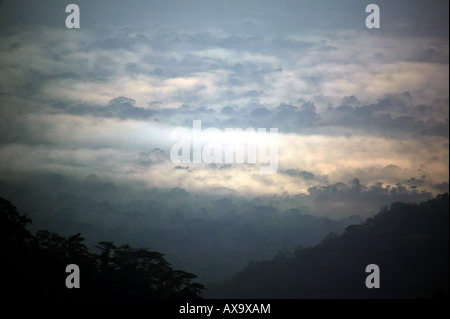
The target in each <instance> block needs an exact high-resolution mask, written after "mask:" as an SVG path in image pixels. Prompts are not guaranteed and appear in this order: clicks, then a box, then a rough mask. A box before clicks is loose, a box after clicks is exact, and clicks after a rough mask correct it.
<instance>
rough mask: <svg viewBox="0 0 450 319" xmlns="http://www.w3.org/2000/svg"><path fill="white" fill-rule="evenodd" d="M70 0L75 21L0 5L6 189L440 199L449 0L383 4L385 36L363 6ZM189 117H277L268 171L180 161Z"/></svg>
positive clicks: (347, 207)
mask: <svg viewBox="0 0 450 319" xmlns="http://www.w3.org/2000/svg"><path fill="white" fill-rule="evenodd" d="M74 2H75V3H76V4H77V5H78V6H79V8H80V28H79V29H68V28H66V25H65V20H66V17H67V16H68V13H66V12H65V7H66V5H67V4H68V3H66V1H39V2H37V1H17V0H16V1H1V2H0V70H1V71H0V74H1V75H0V186H1V189H2V190H3V191H4V192H6V193H8V191H5V190H11V189H13V188H14V187H16V188H14V189H16V190H17V189H22V188H20V187H25V186H27V187H28V186H29V185H34V187H35V189H38V190H39V191H42V192H46V194H52V195H55V194H57V193H58V192H61V191H62V190H65V191H67V189H70V190H71V191H72V192H79V193H82V194H84V195H85V196H92V197H93V198H95V199H98V200H104V199H106V200H109V201H111V202H120V201H126V200H131V199H136V198H138V197H139V196H141V197H143V196H147V195H145V194H148V192H154V191H155V189H159V190H167V191H169V190H172V189H174V188H180V189H184V190H186V191H187V192H189V193H190V194H194V195H195V196H206V197H207V196H213V197H214V196H218V197H220V196H222V197H223V196H235V197H238V196H243V197H245V198H246V199H248V200H252V199H254V198H263V199H274V198H276V202H277V205H279V207H284V208H289V207H291V208H292V207H298V206H299V205H300V204H302V203H303V204H305V203H306V205H307V206H308V207H309V208H310V211H311V212H312V213H314V214H317V215H327V216H333V217H340V216H349V215H351V214H354V213H359V214H364V213H366V214H368V213H374V212H375V211H376V209H378V208H379V207H380V206H382V205H385V204H389V203H390V202H392V201H395V200H400V199H401V200H408V201H419V200H423V199H424V198H429V197H431V196H434V195H437V194H439V193H443V192H448V189H449V122H448V118H449V41H448V39H449V35H448V30H449V22H448V21H449V20H448V2H447V1H376V2H374V3H376V4H377V5H378V6H379V8H380V28H379V29H368V28H367V27H366V25H365V19H366V17H367V15H368V13H366V12H365V8H366V5H368V4H370V3H371V2H367V1H97V0H96V1H92V0H91V1H80V0H77V1H74ZM194 120H201V122H202V128H203V129H206V128H212V127H214V128H217V129H219V130H222V131H224V130H225V128H242V129H246V128H248V127H252V128H255V129H257V128H267V129H269V128H277V129H278V139H277V141H278V166H277V172H276V173H274V174H261V173H260V170H259V168H258V165H254V164H251V163H243V164H239V163H233V164H223V163H213V164H208V163H173V162H172V161H171V158H170V149H171V147H172V146H173V144H174V141H173V140H171V139H170V135H171V132H172V131H173V129H175V128H177V127H184V128H186V129H188V130H191V129H192V125H193V121H194ZM55 176H56V177H55ZM55 178H56V180H57V179H58V178H59V179H61V178H62V179H64V181H65V184H64V185H65V186H64V187H66V188H67V189H66V188H64V187H63V186H61V184H60V183H58V182H56V180H55ZM94 184H95V185H97V186H96V187H97V188H102V189H103V190H104V191H102V192H100V191H99V192H93V191H92V189H91V188H89V187H88V186H86V185H94ZM69 185H70V186H69ZM111 185H112V186H111ZM13 186H14V187H13ZM108 187H109V188H108ZM111 187H113V188H114V191H111ZM89 192H91V193H89ZM10 193H11V192H10ZM10 193H8V194H10ZM12 193H13V192H12ZM105 194H108V195H105ZM11 196H12V195H11ZM25 196H26V195H23V196H22V197H25ZM272 203H273V202H272ZM274 205H275V204H274Z"/></svg>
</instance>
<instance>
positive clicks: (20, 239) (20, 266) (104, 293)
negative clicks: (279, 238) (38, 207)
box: [0, 198, 205, 299]
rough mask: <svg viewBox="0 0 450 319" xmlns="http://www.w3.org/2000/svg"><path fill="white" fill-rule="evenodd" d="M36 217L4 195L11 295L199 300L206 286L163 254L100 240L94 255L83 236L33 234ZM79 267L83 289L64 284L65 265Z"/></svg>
mask: <svg viewBox="0 0 450 319" xmlns="http://www.w3.org/2000/svg"><path fill="white" fill-rule="evenodd" d="M28 223H31V220H30V219H29V218H27V217H26V216H23V215H20V214H19V213H18V212H17V209H16V207H14V205H12V204H11V202H9V201H7V200H5V199H2V198H0V236H1V237H0V239H1V242H0V253H1V256H2V262H1V266H2V274H4V276H5V278H6V279H5V281H4V284H3V285H2V289H3V290H4V291H5V292H7V295H8V297H18V296H20V297H23V296H29V297H56V298H157V299H174V298H183V299H198V298H200V295H201V292H202V290H203V289H205V287H204V286H203V285H201V284H198V283H194V282H192V280H194V279H195V278H196V276H195V275H193V274H191V273H188V272H185V271H181V270H173V269H172V267H171V265H170V264H169V263H168V262H167V261H166V260H165V259H164V255H163V254H161V253H159V252H153V251H149V250H148V249H146V248H138V249H136V248H132V247H130V246H129V245H121V246H116V245H114V243H112V242H100V243H99V244H98V246H97V248H99V249H100V251H101V253H100V254H93V253H90V252H89V250H88V248H87V246H86V245H85V244H84V243H83V241H84V238H83V237H81V234H79V233H78V234H76V235H73V236H70V237H68V238H66V237H63V236H60V235H58V234H57V233H53V232H50V231H47V230H40V231H38V232H37V233H36V234H35V235H32V234H31V233H30V232H29V231H28V230H27V229H26V226H27V224H28ZM68 264H76V265H78V266H79V267H80V272H81V273H82V276H80V277H81V278H80V281H81V282H82V284H81V287H82V288H80V289H67V288H66V287H65V284H64V283H65V277H66V276H67V275H68V274H66V273H65V267H66V266H67V265H68Z"/></svg>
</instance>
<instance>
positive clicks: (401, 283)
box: [208, 194, 449, 298]
mask: <svg viewBox="0 0 450 319" xmlns="http://www.w3.org/2000/svg"><path fill="white" fill-rule="evenodd" d="M369 264H376V265H378V266H379V269H380V288H378V289H376V288H372V289H368V288H367V287H366V284H365V280H366V277H367V276H368V275H369V274H368V273H366V272H365V269H366V266H367V265H369ZM208 288H209V291H208V297H213V298H439V297H446V298H448V292H449V196H448V194H443V195H438V196H437V197H436V198H435V199H432V200H429V201H426V202H423V203H420V204H404V203H394V204H392V205H391V208H390V209H388V208H387V207H385V208H383V209H382V210H381V211H380V212H379V213H378V214H377V215H375V216H374V217H372V218H369V219H368V220H367V221H365V222H364V223H362V224H360V225H352V226H349V227H347V228H346V230H345V232H344V233H343V234H342V235H340V236H329V237H327V238H326V239H325V240H323V242H322V243H320V244H319V245H317V246H315V247H312V248H305V249H302V248H299V249H298V250H297V251H295V252H294V253H293V254H279V255H277V256H275V257H274V258H273V259H272V260H269V261H261V262H252V263H250V264H249V265H248V266H247V267H246V269H245V270H244V271H242V272H240V273H238V274H236V275H234V276H233V277H232V279H231V280H227V281H224V282H221V283H216V284H214V285H211V286H209V287H208Z"/></svg>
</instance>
